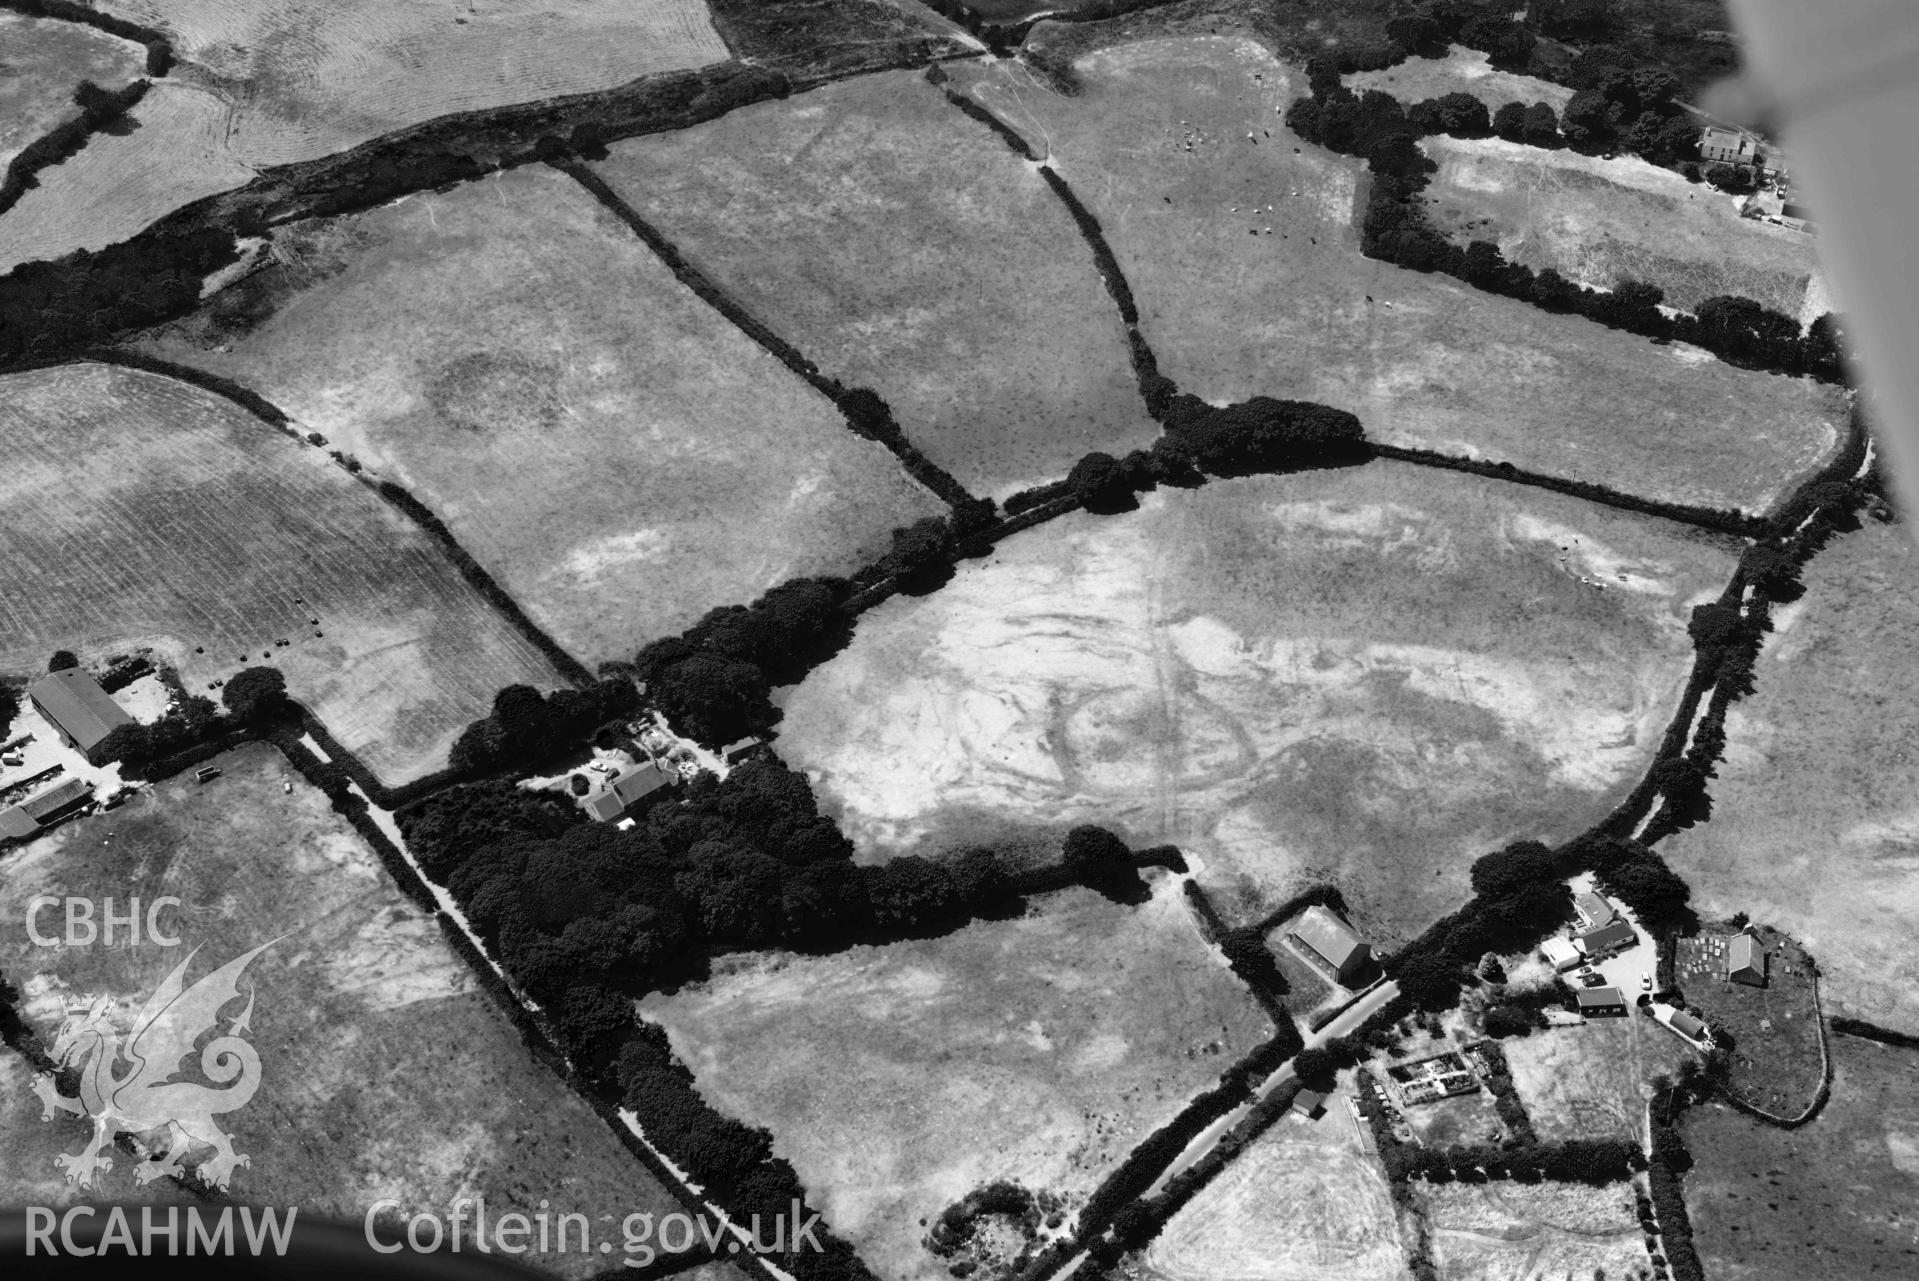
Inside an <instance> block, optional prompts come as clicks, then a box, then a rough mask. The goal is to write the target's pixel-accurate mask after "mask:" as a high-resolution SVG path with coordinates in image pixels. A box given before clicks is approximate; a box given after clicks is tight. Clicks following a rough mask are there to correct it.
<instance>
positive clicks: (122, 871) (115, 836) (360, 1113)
mask: <svg viewBox="0 0 1919 1281" xmlns="http://www.w3.org/2000/svg"><path fill="white" fill-rule="evenodd" d="M216 763H217V764H219V765H220V766H221V767H222V768H223V769H224V771H225V772H224V773H223V774H222V776H221V777H220V778H219V779H218V780H216V781H215V782H213V783H210V784H207V785H206V786H204V787H202V786H199V785H197V784H195V783H194V782H193V781H192V780H191V779H188V778H181V779H178V780H175V781H172V782H168V783H163V784H161V785H159V786H158V787H157V788H155V789H154V790H153V791H152V792H151V793H149V794H147V795H144V796H142V797H140V798H138V799H136V800H134V801H132V802H130V803H129V804H128V805H127V806H126V807H124V808H122V809H120V810H116V811H112V812H110V813H106V814H101V815H97V816H94V817H91V818H87V819H83V820H79V821H77V822H74V823H70V824H68V825H66V826H64V827H62V828H60V829H58V830H57V831H55V832H54V833H52V834H50V835H48V836H45V837H43V838H41V839H40V840H39V841H37V842H35V843H34V844H32V845H30V846H28V847H26V848H25V849H23V850H22V851H20V852H19V853H18V854H15V855H12V856H10V857H9V858H8V859H7V860H6V861H5V862H4V863H0V905H4V911H5V916H6V919H7V920H8V921H10V922H15V921H19V920H21V919H22V917H23V915H24V912H25V902H26V900H27V899H28V898H30V897H31V896H33V895H37V894H52V895H56V896H65V895H75V896H81V897H88V898H92V899H95V900H99V899H103V898H105V897H106V896H108V895H112V896H114V898H115V901H116V906H117V908H119V909H121V910H124V908H125V905H126V899H127V898H128V897H130V896H139V897H140V898H141V899H142V901H143V902H148V903H150V902H152V901H153V900H154V899H156V898H158V897H160V896H162V895H173V896H175V897H178V898H179V899H181V900H182V906H181V907H180V908H179V909H177V910H174V909H170V910H169V911H168V912H167V914H165V915H163V916H162V918H161V923H162V925H163V927H165V928H168V929H172V930H174V931H175V932H177V933H178V935H179V936H180V937H181V939H182V945H181V946H180V947H174V948H170V947H162V946H155V945H152V944H149V943H144V942H143V943H141V944H139V945H137V946H131V947H129V946H126V945H125V944H123V943H116V944H115V945H114V946H112V947H108V946H104V945H101V944H97V943H96V944H95V945H93V946H74V947H65V946H63V947H58V948H38V947H35V946H33V945H32V944H31V943H30V942H29V941H28V940H27V937H26V935H25V932H24V931H22V930H20V929H15V928H10V929H8V930H7V932H6V934H5V935H4V936H3V937H0V971H4V972H5V973H6V974H7V975H8V976H9V977H10V978H11V979H13V980H14V981H15V982H16V983H18V984H19V985H20V986H21V987H22V988H23V989H24V991H25V992H26V994H27V996H28V1000H27V1001H26V1002H25V1004H24V1007H23V1013H24V1015H25V1017H26V1019H27V1021H28V1023H29V1024H30V1025H31V1026H32V1027H33V1028H34V1029H35V1030H36V1031H37V1032H39V1034H40V1036H41V1038H42V1040H43V1041H45V1042H47V1043H49V1044H50V1043H51V1041H52V1036H53V1033H54V1032H55V1031H56V1030H57V1028H58V1026H59V1022H60V1019H61V1017H62V1011H63V1009H64V1003H65V1002H66V1001H68V1000H77V999H78V998H79V997H80V996H81V995H83V994H95V995H112V996H113V997H115V998H116V1002H117V1004H116V1007H115V1008H116V1010H117V1011H118V1015H119V1017H121V1018H130V1017H131V1016H132V1014H133V1012H135V1011H137V1010H138V1009H139V1007H140V1004H141V1003H142V1002H143V1001H144V1000H145V999H146V997H147V995H148V994H149V993H150V992H151V991H153V989H154V988H155V987H156V986H157V985H158V984H159V982H160V981H161V980H162V979H164V978H165V977H166V975H167V974H168V973H169V972H170V971H171V970H172V969H173V968H174V967H175V966H176V965H178V964H179V963H180V961H181V960H182V959H183V958H184V957H185V956H186V954H187V952H188V951H190V950H191V949H193V948H195V947H200V948H202V950H201V951H200V953H199V954H198V956H196V957H195V959H194V961H193V963H192V966H191V967H190V968H189V970H188V979H189V981H191V980H192V979H195V978H198V977H200V976H201V975H202V974H205V973H207V972H210V970H211V969H212V968H214V967H216V966H218V965H221V964H224V963H225V962H227V961H228V960H230V959H232V958H233V957H235V956H238V955H239V954H241V953H243V952H245V951H247V950H248V949H250V948H253V947H256V946H258V945H260V944H262V943H265V942H267V941H268V940H271V939H277V940H278V941H277V942H275V943H274V944H273V946H271V947H270V948H268V949H267V950H266V951H265V952H263V953H262V954H261V955H260V957H259V958H258V959H257V960H256V961H254V962H253V964H252V966H251V967H250V968H249V969H248V971H247V978H246V979H245V980H243V982H242V990H243V991H244V990H246V989H247V988H248V987H251V988H252V989H253V991H254V992H255V993H256V1000H255V1003H254V1007H253V1014H252V1019H251V1028H252V1031H251V1035H250V1036H249V1037H248V1039H249V1040H250V1041H251V1043H252V1044H253V1046H254V1048H255V1050H256V1051H257V1053H258V1054H259V1057H260V1065H261V1067H260V1085H259V1090H258V1092H257V1093H256V1094H255V1095H254V1097H253V1099H252V1101H251V1102H250V1103H248V1104H247V1105H246V1106H245V1107H244V1108H242V1109H240V1110H238V1111H236V1112H233V1113H231V1114H229V1115H228V1116H226V1117H225V1118H224V1120H223V1125H224V1126H225V1128H226V1129H227V1130H228V1132H229V1133H230V1134H231V1135H232V1136H233V1139H234V1142H235V1147H236V1150H238V1151H240V1152H243V1153H246V1154H248V1155H249V1156H251V1157H252V1159H253V1160H252V1164H251V1165H250V1166H248V1167H244V1168H241V1169H239V1170H237V1171H235V1173H234V1176H233V1183H232V1186H231V1189H230V1190H231V1192H232V1194H233V1195H234V1196H235V1197H236V1198H238V1199H240V1200H243V1201H246V1202H251V1203H254V1204H267V1205H297V1206H299V1207H300V1210H301V1213H302V1215H308V1214H311V1215H315V1216H329V1217H337V1218H342V1219H346V1220H348V1221H351V1222H356V1223H357V1222H360V1221H361V1220H362V1219H363V1218H364V1216H365V1215H366V1213H367V1211H368V1208H369V1207H370V1206H371V1205H372V1204H373V1203H374V1202H375V1201H378V1200H381V1199H385V1198H392V1199H394V1200H397V1201H399V1202H400V1203H401V1204H402V1205H403V1206H404V1207H406V1211H407V1212H408V1213H412V1212H413V1211H416V1210H437V1211H439V1212H441V1213H445V1212H446V1210H447V1208H448V1206H449V1203H450V1202H451V1201H452V1200H453V1199H454V1198H455V1197H459V1196H471V1197H483V1198H484V1199H485V1201H486V1204H487V1209H488V1216H489V1218H492V1217H494V1216H495V1215H497V1214H499V1213H504V1212H506V1211H508V1210H519V1211H522V1212H530V1211H532V1210H534V1209H536V1208H537V1203H538V1202H539V1201H540V1200H541V1198H547V1199H549V1200H551V1201H552V1203H553V1204H554V1206H555V1207H556V1208H559V1209H565V1210H569V1211H578V1212H579V1213H583V1214H586V1215H587V1216H588V1217H589V1219H590V1220H592V1221H593V1222H594V1225H595V1234H596V1236H597V1235H598V1234H599V1233H601V1232H604V1231H607V1230H609V1229H610V1228H615V1227H617V1224H618V1223H619V1221H620V1220H621V1219H622V1218H624V1217H625V1216H626V1215H627V1214H629V1213H632V1212H635V1211H646V1212H650V1213H653V1214H655V1215H658V1214H661V1213H669V1212H671V1211H673V1210H676V1209H678V1205H677V1203H676V1202H674V1201H673V1200H671V1198H670V1197H669V1196H668V1194H667V1192H666V1191H665V1189H664V1188H662V1187H660V1186H659V1185H658V1184H657V1183H655V1182H653V1180H652V1178H651V1176H649V1175H648V1174H647V1173H646V1171H645V1169H644V1168H643V1167H642V1166H640V1165H639V1163H638V1162H637V1161H636V1160H634V1159H633V1158H632V1156H631V1155H630V1154H629V1153H628V1152H627V1151H626V1150H625V1149H624V1148H623V1147H621V1146H620V1144H619V1142H618V1140H616V1139H615V1138H614V1137H613V1135H612V1133H611V1132H610V1131H609V1130H608V1129H607V1128H606V1126H605V1125H604V1123H603V1122H601V1121H600V1120H599V1118H598V1117H596V1116H594V1115H593V1113H592V1111H591V1110H590V1109H589V1108H587V1106H586V1105H585V1104H584V1103H582V1102H580V1101H579V1100H578V1099H577V1098H576V1097H575V1096H574V1095H573V1094H572V1092H571V1091H570V1090H569V1089H568V1088H567V1087H566V1086H564V1085H563V1084H562V1083H561V1082H560V1081H559V1080H558V1079H557V1078H556V1077H554V1076H553V1075H552V1073H550V1072H549V1071H548V1070H547V1069H546V1068H544V1067H542V1066H540V1065H539V1064H538V1063H536V1062H535V1061H534V1060H533V1059H532V1058H531V1057H530V1056H529V1054H528V1053H527V1051H526V1049H525V1047H524V1046H523V1045H522V1044H521V1041H520V1037H519V1034H518V1032H516V1031H515V1030H514V1028H513V1026H512V1025H511V1024H510V1023H509V1022H508V1021H507V1020H506V1019H505V1018H504V1017H502V1016H501V1015H500V1014H499V1013H498V1012H497V1011H496V1009H495V1007H494V1005H493V1002H492V998H491V997H489V996H487V995H486V994H485V993H484V992H482V991H480V990H479V988H478V986H477V985H476V984H475V982H474V981H473V979H472V977H471V975H470V974H469V973H468V971H467V970H466V968H465V966H464V964H463V963H462V962H461V961H460V960H459V958H458V957H457V956H455V955H454V954H453V952H452V951H451V950H450V949H449V948H448V947H447V946H446V943H445V941H444V940H443V939H442V937H441V935H440V931H439V929H438V927H437V926H436V925H435V924H434V923H433V921H432V920H431V918H428V917H425V916H423V915H421V914H420V913H419V912H418V910H417V909H415V908H414V907H413V906H412V905H411V904H410V903H409V902H408V901H407V900H406V899H405V898H403V897H402V896H401V894H400V893H399V891H398V890H397V889H396V888H395V887H394V885H393V883H392V880H391V879H390V878H389V876H388V874H387V872H386V870H385V869H384V868H383V867H382V866H381V865H380V863H379V861H378V859H377V858H375V856H374V855H373V853H372V851H370V850H369V849H368V848H367V847H366V846H365V845H364V844H363V843H362V842H361V841H360V840H359V838H358V837H357V836H355V835H354V833H353V831H352V830H351V829H350V828H348V827H347V826H346V825H345V824H344V823H343V822H341V821H340V819H339V818H338V817H337V816H336V815H335V814H333V812H332V811H331V810H330V809H329V808H328V807H327V803H326V800H325V798H324V797H322V796H321V795H320V793H319V792H317V791H316V790H314V789H312V788H310V787H308V786H306V785H305V784H304V783H302V782H300V781H298V778H297V776H295V775H293V774H292V773H291V771H290V770H288V769H287V767H286V765H285V763H284V761H283V760H282V759H281V758H280V756H279V754H278V753H276V752H274V751H272V750H271V749H270V748H267V747H264V746H252V747H248V748H245V749H243V750H241V751H239V752H234V753H231V754H229V755H227V756H225V757H221V758H218V760H217V762H216ZM283 778H292V779H293V780H294V783H293V790H292V792H291V793H286V792H283V790H282V779H283ZM57 918H58V913H57V912H55V913H52V914H50V915H49V916H46V917H43V923H44V924H45V925H47V926H50V927H51V928H52V929H53V930H54V931H55V932H58V930H59V925H58V923H57ZM236 1009H237V1007H236ZM8 1057H9V1058H11V1057H12V1056H11V1054H10V1052H9V1055H8ZM20 1076H21V1073H20V1072H19V1071H18V1070H17V1069H9V1070H8V1071H7V1072H6V1074H5V1075H4V1076H3V1077H0V1080H4V1081H5V1082H6V1084H7V1085H8V1087H9V1090H8V1093H7V1094H6V1095H5V1097H4V1100H3V1101H0V1102H3V1104H4V1106H3V1107H0V1111H3V1112H4V1114H5V1116H6V1118H7V1119H6V1122H5V1126H6V1130H7V1131H8V1132H10V1133H11V1132H24V1133H22V1137H23V1139H25V1140H26V1142H27V1143H29V1144H31V1145H33V1146H32V1148H31V1151H32V1154H33V1156H34V1157H35V1158H36V1159H35V1160H33V1161H32V1163H31V1164H28V1163H25V1162H18V1163H16V1162H14V1161H11V1160H9V1161H7V1162H6V1163H4V1166H0V1169H3V1170H4V1174H0V1201H4V1202H5V1203H8V1204H20V1203H22V1202H25V1201H28V1200H33V1199H36V1198H39V1197H41V1196H53V1197H55V1198H56V1199H57V1198H58V1197H59V1196H60V1195H61V1194H62V1192H63V1190H64V1185H63V1184H61V1182H60V1180H61V1177H62V1176H61V1172H60V1171H59V1170H57V1169H55V1168H54V1167H53V1165H52V1161H51V1157H50V1156H48V1159H47V1160H46V1162H45V1163H44V1164H42V1163H41V1161H40V1160H38V1159H37V1158H39V1157H40V1156H41V1155H42V1149H51V1148H52V1147H53V1146H54V1145H55V1144H58V1145H59V1146H60V1147H62V1148H64V1149H65V1150H67V1151H69V1152H72V1151H78V1150H79V1148H80V1144H81V1139H82V1136H83V1135H84V1134H85V1133H86V1127H85V1126H83V1124H82V1123H81V1122H79V1121H77V1120H75V1119H74V1118H71V1117H67V1116H64V1115H61V1116H57V1117H56V1119H55V1120H54V1121H52V1122H46V1123H42V1122H41V1121H40V1120H39V1116H40V1104H39V1101H38V1100H37V1099H35V1098H33V1097H32V1096H31V1095H26V1094H22V1093H20V1092H19V1091H18V1090H17V1089H14V1088H12V1087H16V1086H18V1085H19V1084H21V1081H20ZM36 1130H38V1131H44V1132H46V1133H48V1134H51V1135H53V1136H54V1137H53V1138H52V1139H47V1138H44V1137H41V1136H40V1135H37V1134H35V1133H34V1131H36ZM10 1153H11V1149H10ZM102 1179H103V1185H102V1186H101V1187H100V1188H98V1189H96V1190H95V1192H94V1193H93V1195H96V1196H102V1197H114V1198H119V1197H138V1196H145V1195H151V1194H157V1195H158V1196H159V1197H161V1198H165V1197H167V1196H171V1195H175V1194H176V1190H175V1189H173V1188H172V1187H171V1185H169V1184H168V1183H166V1182H165V1181H164V1180H163V1181H161V1182H160V1183H158V1184H153V1185H149V1186H148V1187H147V1188H146V1189H144V1190H142V1189H140V1188H138V1187H136V1186H135V1184H134V1180H133V1173H132V1160H131V1158H129V1157H126V1156H124V1155H123V1156H120V1157H119V1158H117V1159H116V1161H115V1165H114V1168H113V1170H112V1171H111V1172H109V1173H107V1174H105V1175H103V1176H102ZM616 1239H617V1238H616ZM530 1261H533V1262H536V1263H538V1264H540V1265H541V1266H543V1267H545V1268H547V1269H549V1270H552V1271H554V1272H558V1273H560V1274H562V1275H566V1276H574V1277H577V1276H585V1275H591V1274H593V1273H595V1272H596V1271H598V1270H599V1269H601V1268H603V1267H604V1266H605V1263H606V1261H605V1260H604V1259H603V1258H602V1257H600V1256H598V1255H593V1256H591V1257H588V1256H584V1255H581V1254H579V1253H577V1251H576V1252H575V1253H573V1254H572V1255H570V1256H561V1255H558V1254H557V1253H556V1254H554V1255H551V1256H548V1257H546V1258H543V1259H533V1260H530Z"/></svg>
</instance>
